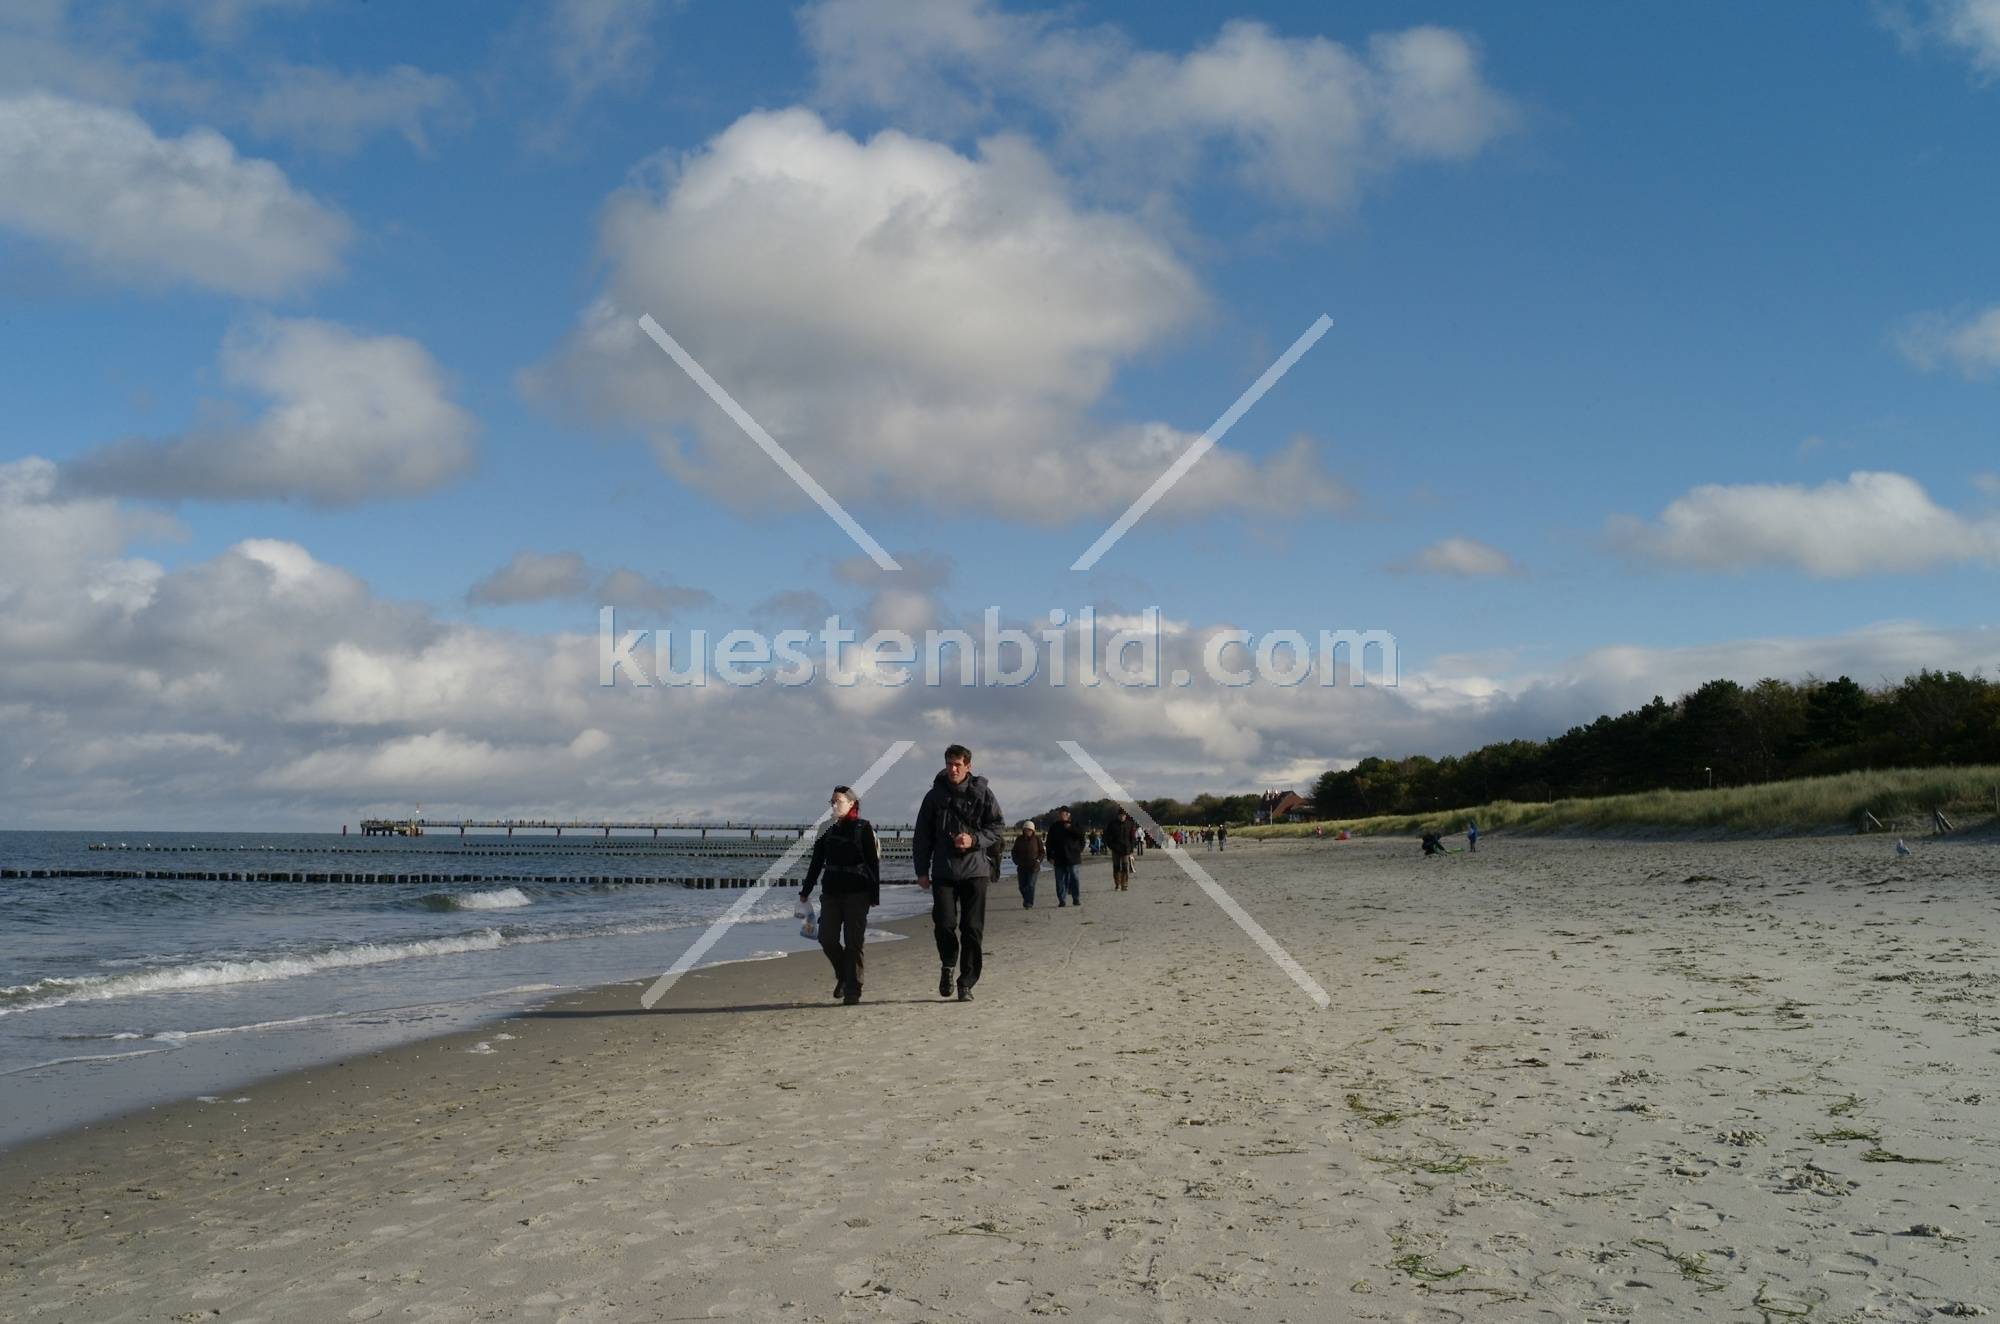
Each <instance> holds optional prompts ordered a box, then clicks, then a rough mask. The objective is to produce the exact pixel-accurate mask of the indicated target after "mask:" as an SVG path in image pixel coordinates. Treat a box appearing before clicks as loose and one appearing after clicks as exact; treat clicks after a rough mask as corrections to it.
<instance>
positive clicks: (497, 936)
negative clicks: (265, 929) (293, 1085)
mask: <svg viewBox="0 0 2000 1324" xmlns="http://www.w3.org/2000/svg"><path fill="white" fill-rule="evenodd" d="M506 944H507V939H506V937H505V935H503V934H502V933H501V932H500V930H498V929H482V930H480V931H479V932H478V933H467V934H460V935H458V936H456V937H451V938H424V939H421V940H419V941H416V942H391V943H372V942H369V943H356V944H354V945H353V946H349V947H335V948H331V949H329V950H326V951H319V952H312V953H308V954H302V955H298V956H279V957H271V958H267V959H264V960H253V961H198V962H196V963H194V964H193V965H182V966H167V967H164V968H161V969H154V970H142V971H135V972H133V973H132V974H125V975H87V976H85V977H83V978H81V979H64V978H61V977H59V976H58V977H54V978H49V979H38V980H36V981H35V982H34V983H32V984H15V985H11V986H9V987H7V988H0V1016H4V1015H8V1014H10V1013H12V1012H20V1011H43V1010H46V1009H47V1008H50V1007H62V1006H67V1005H68V1004H70V1003H72V1002H101V1001H105V1000H108V999H111V998H125V997H134V996H137V995H139V994H143V993H167V992H172V991H175V990H178V989H194V988H215V987H217V986H220V985H223V984H256V983H264V982H267V981H269V980H274V979H296V978H297V977H298V976H300V975H316V974H320V973H322V972H324V971H328V970H351V969H353V968H355V967H357V966H368V965H384V964H387V963H388V962H391V961H407V960H411V959H413V958H419V957H427V956H453V955H457V954H458V953H461V952H483V951H492V950H493V949H494V948H496V947H502V946H505V945H506Z"/></svg>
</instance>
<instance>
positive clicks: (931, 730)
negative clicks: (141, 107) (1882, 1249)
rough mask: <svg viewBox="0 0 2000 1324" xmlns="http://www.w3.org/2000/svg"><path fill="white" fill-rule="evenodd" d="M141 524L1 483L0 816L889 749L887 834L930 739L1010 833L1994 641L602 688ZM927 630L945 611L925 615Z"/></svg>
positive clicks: (589, 640)
mask: <svg viewBox="0 0 2000 1324" xmlns="http://www.w3.org/2000/svg"><path fill="white" fill-rule="evenodd" d="M154 523H155V521H153V520H152V519H151V518H150V517H147V516H143V515H142V516H139V517H137V518H136V519H135V517H134V516H132V515H131V514H130V513H129V512H126V511H124V510H122V509H121V508H120V507H119V506H118V505H117V503H115V502H111V501H106V500H103V499H98V498H90V499H81V500H79V499H75V498H70V497H65V496H64V495H63V493H62V491H61V490H60V488H59V487H58V486H57V484H56V482H55V470H54V466H52V465H50V464H49V463H48V462H46V461H42V460H29V461H22V462H16V463H12V464H8V465H4V466H0V615H4V619H5V620H6V622H7V628H6V629H5V630H4V631H0V803H4V804H5V805H7V806H8V811H9V814H10V821H11V822H12V823H13V824H15V825H16V826H37V827H38V826H49V825H64V826H78V827H84V826H91V827H97V828H100V829H101V828H104V827H106V826H109V825H117V826H123V827H130V828H135V829H136V828H150V827H155V826H168V825H174V826H193V827H197V828H209V827H214V828H222V827H230V828H236V827H243V826H259V827H314V828H319V829H322V830H323V829H325V828H326V827H328V826H329V825H331V824H333V823H337V822H343V821H345V822H353V821H354V820H355V819H356V818H358V817H360V816H362V815H364V814H373V813H391V812H394V813H407V812H409V810H410V808H411V806H412V803H413V802H415V801H419V800H420V801H421V802H422V804H423V805H424V808H425V810H426V812H427V813H429V814H431V815H433V816H437V817H444V816H448V815H453V814H461V813H462V814H476V815H478V816H482V817H490V816H495V815H498V814H500V813H507V812H513V813H520V812H545V813H551V814H557V815H575V816H595V815H600V814H629V815H632V816H634V817H640V816H647V815H658V814H664V813H673V814H684V815H688V816H704V815H707V816H713V817H717V818H720V817H724V816H729V815H733V816H735V817H738V818H742V817H746V816H756V817H774V818H775V817H787V818H789V817H793V816H802V815H804V814H806V813H809V812H812V811H815V810H817V808H818V807H819V806H820V805H822V804H823V803H824V793H825V788H826V787H827V786H828V785H831V784H833V783H835V782H838V781H849V780H851V779H852V778H853V777H854V776H856V775H858V770H859V769H860V768H863V767H865V766H867V764H868V762H869V761H870V760H872V759H873V758H874V757H875V756H876V754H877V753H878V752H879V751H881V750H882V749H884V748H886V747H887V746H888V745H889V743H890V742H891V741H892V740H895V739H899V738H902V737H905V736H908V735H911V734H913V733H922V734H923V735H924V736H925V739H926V745H925V748H924V749H923V750H921V751H920V752H919V754H918V755H916V756H914V757H912V758H911V759H909V760H906V762H905V764H904V765H903V766H901V767H899V768H898V769H897V770H896V771H895V772H894V773H893V774H892V775H891V776H890V777H889V779H888V780H887V781H885V782H884V784H883V785H882V786H880V787H878V788H877V790H876V791H875V792H874V793H873V794H872V795H871V796H870V811H871V814H872V815H873V816H874V817H876V818H877V819H878V820H879V821H882V822H900V821H904V820H906V819H907V817H908V815H909V814H910V812H911V811H912V810H913V809H914V807H915V805H916V803H917V799H918V797H919V796H920V795H921V793H922V790H923V788H924V785H925V784H926V783H927V782H928V781H929V778H930V774H931V773H932V772H933V771H934V770H935V768H936V762H935V760H936V758H937V756H938V753H939V751H940V749H941V747H942V746H943V744H944V743H946V742H947V741H948V740H951V739H962V740H964V741H965V742H966V743H969V744H970V745H972V746H973V748H974V749H975V750H976V751H977V754H978V766H979V768H980V770H981V771H982V772H985V773H988V774H989V775H991V776H993V777H994V778H995V780H996V785H997V787H998V789H999V793H1000V795H1001V803H1002V805H1003V806H1004V807H1006V808H1007V809H1008V810H1009V812H1010V814H1011V815H1012V816H1014V817H1018V816H1020V814H1022V813H1025V812H1027V811H1028V810H1030V809H1034V808H1040V807H1043V806H1046V805H1049V804H1053V803H1056V802H1058V801H1060V800H1062V799H1065V798H1069V797H1071V796H1075V795H1079V794H1090V792H1089V790H1088V787H1087V785H1086V784H1085V783H1084V781H1083V779H1082V777H1081V776H1080V774H1077V773H1076V772H1075V771H1074V769H1073V767H1072V766H1071V765H1070V763H1069V761H1068V760H1067V759H1065V758H1064V757H1063V756H1062V755H1061V754H1060V753H1059V752H1058V751H1056V749H1055V748H1054V743H1053V742H1054V741H1055V739H1056V738H1058V737H1064V738H1074V739H1078V740H1080V741H1082V742H1083V743H1084V745H1085V746H1086V748H1088V749H1090V750H1091V752H1092V753H1093V754H1095V755H1097V757H1099V758H1100V759H1101V760H1103V762H1104V763H1105V764H1106V766H1108V767H1111V768H1113V769H1114V770H1116V771H1118V772H1119V774H1120V776H1121V777H1125V778H1128V779H1129V782H1130V784H1131V785H1133V787H1134V788H1135V790H1137V791H1138V792H1139V793H1140V794H1142V795H1154V794H1168V793H1172V794H1180V795H1187V794H1192V793H1194V792H1196V791H1200V790H1231V789H1250V788H1256V787H1260V786H1264V785H1270V784H1277V783H1283V784H1292V783H1294V782H1297V781H1301V780H1304V779H1306V778H1308V777H1309V776H1310V775H1311V774H1312V773H1313V772H1315V771H1317V770H1319V769H1322V768H1325V767H1330V766H1335V765H1337V764H1339V763H1341V762H1343V761H1345V760H1350V759H1355V758H1359V757H1361V756H1363V755H1366V754H1371V753H1387V754H1403V753H1410V752H1430V753H1447V752H1454V751H1460V750H1464V749H1467V748H1470V747H1473V746H1476V745H1479V744H1482V743H1485V742H1487V741H1489V740H1495V739H1506V738H1513V737H1517V736H1534V737H1542V736H1547V735H1550V734H1554V733H1557V732H1560V731H1562V730H1564V729H1566V728H1567V727H1569V726H1571V725H1574V724H1575V723H1577V722H1579V721H1588V720H1590V719H1591V718H1593V717H1595V716H1596V715H1598V714H1599V713H1603V712H1612V711H1619V710H1622V709H1624V708H1628V707H1631V706H1633V705H1635V704H1637V703H1641V702H1644V701H1645V700H1646V699H1648V698H1650V697H1651V696H1652V695H1653V694H1655V693H1665V694H1674V693H1678V692H1680V691H1683V690H1685V689H1688V688H1691V687H1693V686H1694V685H1697V684H1699V683H1701V682H1703V681H1706V680H1709V679H1712V678H1714V677H1717V676H1726V677H1729V678H1731V679H1736V680H1740V681H1754V680H1755V679H1757V678H1758V677H1760V676H1764V675H1776V676H1801V675H1805V674H1807V673H1812V674H1817V675H1822V676H1832V675H1839V674H1842V673H1845V674H1849V675H1853V676H1856V677H1858V678H1861V679H1863V680H1865V681H1867V682H1870V683H1874V682H1876V681H1878V680H1881V679H1890V680H1893V679H1896V678H1898V677H1900V676H1902V675H1906V674H1909V673H1910V672H1913V671H1915V670H1917V669H1919V668H1921V667H1933V668H1956V669H1960V670H1966V671H1970V670H1974V669H1977V668H1980V667H1985V668H1987V669H1988V670H1989V671H1990V670H1991V669H1992V668H1993V666H1994V663H1995V662H1996V660H2000V631H1995V630H1991V629H1987V630H1961V631H1944V630H1934V629H1929V628H1926V627H1924V626H1922V625H1919V624H1910V623H1892V624H1887V625H1882V626H1878V627H1873V628H1870V629H1866V630H1859V631H1854V632H1851V633H1848V634H1844V635H1836V636H1828V637H1823V638H1803V639H1797V638H1795V639H1783V638H1779V639H1751V640H1721V641H1716V642H1713V643H1709V644H1704V645H1700V646H1694V647H1686V648H1674V649H1654V648H1632V647H1607V648H1602V649H1598V650H1595V651H1592V652H1590V653H1586V654H1583V655H1581V656H1579V657H1575V658H1572V659H1570V660H1568V661H1566V662H1563V663H1561V664H1560V665H1557V666H1554V667H1550V668H1547V669H1545V670H1541V671H1535V672H1523V671H1520V670H1518V669H1516V668H1515V666H1514V665H1513V663H1512V662H1511V661H1510V660H1509V659H1508V658H1506V657H1505V656H1494V657H1489V658H1485V659H1480V660H1479V661H1480V672H1481V674H1477V675H1468V674H1465V671H1466V669H1465V668H1464V667H1463V666H1462V665H1460V666H1454V667H1452V668H1449V669H1445V668H1440V669H1439V670H1437V671H1435V672H1427V671H1424V670H1421V669H1416V668H1406V669H1405V674H1404V684H1403V685H1402V687H1401V688H1397V689H1385V688H1382V687H1379V686H1370V687H1369V688H1367V689H1362V690H1356V689H1350V688H1347V687H1345V686H1342V687H1339V688H1337V689H1329V688H1322V687H1321V686H1319V685H1317V684H1312V683H1308V684H1306V685H1302V686H1299V687H1296V688H1280V687H1277V686H1272V685H1252V686H1248V687H1245V688H1243V689H1240V690H1221V689H1216V688H1212V687H1207V686H1199V687H1191V688H1189V689H1187V690H1185V691H1182V690H1176V689H1173V688H1169V689H1166V690H1123V689H1119V688H1117V687H1115V686H1110V685H1106V686H1100V687H1098V688H1096V689H1089V688H1084V687H1080V686H1071V687H1069V688H1067V689H1055V688H1052V687H1049V686H1047V685H1044V684H1040V683H1037V684H1034V685H1030V686H1026V687H1023V688H1019V689H997V688H981V689H977V690H958V689H955V688H943V689H931V688H927V687H924V686H922V685H914V686H911V687H908V688H904V689H896V690H889V689H879V688H868V687H860V688H857V689H856V690H853V691H846V690H840V689H838V688H835V687H829V686H827V685H825V684H818V685H813V686H807V687H803V688H800V689H796V690H788V689H779V688H774V687H772V686H769V685H767V686H764V687H762V688H759V689H751V690H739V689H732V688H730V687H728V686H724V685H719V684H716V685H710V686H709V687H707V688H703V689H659V688H655V689H647V690H636V689H633V688H631V687H630V686H629V685H620V686H619V687H616V688H612V689H606V688H602V687H600V686H599V685H598V684H597V640H596V639H595V638H594V637H592V636H591V635H588V634H575V635H572V634H557V635H530V634H523V633H520V632H516V631H507V630H490V629H483V628H479V627H476V626H472V625H466V624H462V623H460V624H454V623H446V622H442V621H439V620H437V619H436V618H435V617H434V616H432V615H431V613H429V612H427V611H425V610H423V609H421V608H417V607H413V606H408V605H401V604H396V603H392V602H386V601H383V600H382V599H380V598H379V597H377V596H375V595H374V594H373V593H372V592H371V591H370V590H369V588H368V586H367V585H365V584H363V583H362V582H361V581H360V580H358V579H356V578H355V577H354V576H353V575H351V574H349V573H347V572H345V571H343V570H342V569H340V568H339V567H337V566H332V565H328V564H326V563H324V562H321V561H319V560H318V559H317V558H315V557H313V556H312V555H311V554H310V553H309V552H308V551H307V549H305V548H303V547H301V546H299V545H297V544H295V543H291V542H285V541H280V540H274V539H263V540H249V541H246V542H244V543H241V544H238V545H237V546H235V547H232V548H230V549H228V550H227V551H225V552H223V553H221V554H220V555H218V556H215V557H212V558H209V559H207V560H203V561H198V562H195V563H192V564H188V565H184V566H179V567H176V568H173V569H165V568H162V567H160V566H158V565H154V564H150V563H147V562H143V561H141V560H139V559H138V558H135V557H134V556H133V555H132V548H131V540H132V539H133V538H135V537H139V536H150V535H151V533H152V532H153V531H154V530H153V528H152V525H153V524H154ZM929 623H937V624H949V623H952V622H951V621H950V620H948V619H946V620H940V618H939V616H938V615H937V611H936V607H935V604H933V605H932V614H931V617H930V622H929ZM871 624H872V623H871ZM1207 634H1208V629H1207V628H1206V627H1204V628H1193V627H1186V626H1180V625H1176V626H1174V627H1173V628H1172V629H1171V630H1170V631H1169V634H1168V642H1167V650H1166V652H1167V656H1166V657H1165V658H1164V659H1163V661H1164V662H1165V665H1166V666H1167V667H1169V668H1171V667H1173V666H1176V665H1187V664H1188V663H1189V662H1190V661H1191V660H1192V661H1194V662H1195V664H1196V665H1199V661H1198V658H1199V650H1200V648H1201V645H1202V643H1203V641H1204V639H1205V638H1206V637H1207ZM1072 674H1075V673H1074V672H1072ZM802 731H803V732H810V733H811V738H810V739H808V740H801V739H800V732H802ZM688 750H699V751H701V757H700V758H699V759H689V758H688V757H687V756H686V751H688Z"/></svg>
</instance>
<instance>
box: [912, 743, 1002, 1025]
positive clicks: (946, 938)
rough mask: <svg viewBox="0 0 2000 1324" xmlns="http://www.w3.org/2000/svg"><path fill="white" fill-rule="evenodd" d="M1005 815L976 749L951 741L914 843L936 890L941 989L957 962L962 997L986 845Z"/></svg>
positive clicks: (974, 949) (915, 859)
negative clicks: (976, 766)
mask: <svg viewBox="0 0 2000 1324" xmlns="http://www.w3.org/2000/svg"><path fill="white" fill-rule="evenodd" d="M1006 826H1007V820H1006V819H1005V818H1004V817H1003V816H1002V815H1001V813H1000V802H999V801H998V800H996V799H994V798H993V792H992V791H991V790H989V789H988V788H987V785H986V779H985V778H984V777H975V776H973V775H972V751H971V750H969V749H967V748H966V747H965V746H964V745H952V746H950V747H949V748H947V749H946V750H945V752H944V771H943V772H940V773H939V774H938V775H937V777H936V778H935V779H934V780H933V781H932V782H931V789H930V790H929V791H927V792H925V794H924V802H923V804H922V805H920V806H919V807H918V809H917V827H916V833H915V840H914V841H913V842H912V843H911V850H910V853H911V856H912V863H913V864H914V866H915V867H916V871H917V886H918V887H921V888H924V889H926V890H927V891H929V892H930V894H931V931H932V933H933V934H935V935H936V937H937V949H938V959H939V960H940V961H941V962H943V964H944V972H943V973H942V974H940V975H939V976H938V996H939V997H941V998H948V997H950V996H951V975H952V967H953V965H956V966H957V967H958V1000H959V1001H960V1002H970V1001H972V986H973V985H974V984H977V983H978V982H979V972H980V969H981V966H982V964H983V956H984V953H983V952H982V950H981V946H980V940H981V938H982V937H983V935H984V934H985V932H986V887H987V884H988V883H989V882H990V881H991V876H990V875H989V874H988V873H987V868H988V866H987V861H986V852H987V851H988V850H990V849H992V847H993V846H994V845H995V844H996V843H997V842H998V841H999V840H1000V837H1001V831H1002V829H1003V828H1005V827H1006Z"/></svg>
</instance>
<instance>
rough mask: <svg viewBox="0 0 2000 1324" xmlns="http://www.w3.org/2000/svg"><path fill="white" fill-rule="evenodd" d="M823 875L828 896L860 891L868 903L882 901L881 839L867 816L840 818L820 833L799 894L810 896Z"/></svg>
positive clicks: (849, 894) (879, 903) (814, 844)
mask: <svg viewBox="0 0 2000 1324" xmlns="http://www.w3.org/2000/svg"><path fill="white" fill-rule="evenodd" d="M822 875H824V876H825V881H826V892H827V895H828V896H851V895H853V894H855V893H857V892H860V893H866V894H867V896H868V904H869V905H871V906H879V905H881V904H882V843H881V842H879V841H877V840H876V839H875V829H874V828H873V827H871V826H869V823H868V820H867V819H865V818H843V819H841V820H840V821H839V822H837V823H835V824H834V825H833V826H832V827H829V828H828V829H827V830H826V831H824V832H822V833H820V834H819V840H818V841H815V842H814V843H813V853H812V863H811V864H810V865H808V866H807V867H806V881H805V886H804V887H801V888H800V889H799V895H800V896H811V895H812V890H813V884H815V883H817V882H819V881H820V880H821V876H822Z"/></svg>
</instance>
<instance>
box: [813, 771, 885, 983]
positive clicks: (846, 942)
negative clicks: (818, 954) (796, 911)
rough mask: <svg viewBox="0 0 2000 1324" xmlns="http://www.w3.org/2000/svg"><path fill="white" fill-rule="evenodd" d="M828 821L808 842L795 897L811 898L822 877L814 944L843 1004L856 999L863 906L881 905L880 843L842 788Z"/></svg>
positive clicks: (865, 927)
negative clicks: (807, 862)
mask: <svg viewBox="0 0 2000 1324" xmlns="http://www.w3.org/2000/svg"><path fill="white" fill-rule="evenodd" d="M828 803H829V804H830V805H831V806H832V807H833V824H832V826H830V827H829V828H827V830H826V831H824V832H822V833H820V836H819V840H818V841H815V842H814V843H813V852H812V863H811V864H810V865H809V866H807V868H806V881H805V886H804V887H802V888H800V889H799V900H801V901H807V900H810V899H811V898H812V891H813V885H814V884H815V883H819V882H821V881H822V880H824V882H825V884H826V886H825V888H824V889H823V890H822V892H821V896H822V897H823V898H824V899H823V900H822V902H821V904H820V916H819V945H820V949H821V950H822V951H824V952H825V953H826V959H827V960H829V961H831V962H833V995H834V996H835V997H837V998H839V999H840V1000H841V1001H842V1002H844V1003H845V1004H847V1005H848V1006H850V1007H851V1006H853V1005H854V1004H855V1003H857V1002H859V1001H861V943H862V940H863V939H864V938H866V937H867V935H868V908H869V907H870V906H879V905H881V904H882V843H881V842H879V841H877V840H876V839H875V829H874V828H873V827H872V826H871V825H870V824H869V822H868V820H867V819H865V818H863V817H862V816H861V801H860V800H859V799H858V798H857V797H856V796H855V794H854V792H853V791H852V790H851V789H849V788H848V787H845V786H836V787H834V788H833V798H832V799H831V800H830V801H828Z"/></svg>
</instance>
